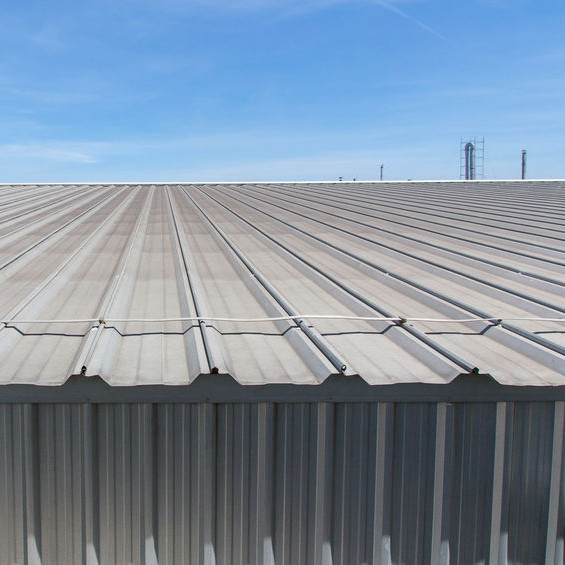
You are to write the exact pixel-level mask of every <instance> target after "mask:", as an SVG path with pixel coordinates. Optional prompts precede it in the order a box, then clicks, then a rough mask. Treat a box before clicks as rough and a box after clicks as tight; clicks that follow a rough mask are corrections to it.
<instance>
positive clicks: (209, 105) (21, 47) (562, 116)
mask: <svg viewBox="0 0 565 565" xmlns="http://www.w3.org/2000/svg"><path fill="white" fill-rule="evenodd" d="M11 4H12V5H11V6H10V7H6V6H3V8H2V11H1V13H0V49H1V52H2V55H3V56H2V57H1V58H0V171H1V174H0V182H28V181H29V182H39V181H44V182H48V181H49V182H59V181H61V182H63V181H68V182H71V181H152V180H155V181H158V180H163V181H167V180H186V181H189V180H295V179H296V180H317V179H337V178H338V177H339V176H342V177H343V178H344V179H351V178H357V179H371V178H377V175H378V166H379V165H380V163H384V165H385V178H386V179H407V178H412V179H436V178H437V179H450V178H458V176H459V142H460V140H461V138H468V137H474V136H477V137H482V136H484V137H485V148H486V151H485V178H499V179H500V178H517V177H518V176H519V174H520V153H521V150H522V149H523V148H525V149H527V150H528V176H529V177H530V178H564V177H565V157H564V155H565V33H564V32H563V30H564V29H565V2H563V0H538V1H537V2H534V1H533V0H532V1H530V0H467V1H466V2H463V1H460V0H403V1H400V0H396V1H393V0H387V1H386V2H385V1H384V0H382V1H381V0H302V1H297V0H231V1H227V0H183V1H181V0H163V1H161V2H159V3H157V2H154V1H150V0H112V1H111V0H97V1H89V0H83V1H77V0H73V1H63V0H51V1H50V2H44V1H43V2H37V1H26V0H22V1H21V2H19V3H17V4H16V3H11Z"/></svg>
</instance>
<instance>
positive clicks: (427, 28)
mask: <svg viewBox="0 0 565 565" xmlns="http://www.w3.org/2000/svg"><path fill="white" fill-rule="evenodd" d="M373 2H375V3H376V4H378V5H379V6H382V7H383V8H386V9H387V10H390V11H391V12H394V13H395V14H398V15H399V16H401V17H402V18H404V19H406V20H408V21H410V22H412V23H413V24H416V25H417V26H418V27H420V28H422V29H423V30H425V31H427V32H428V33H431V34H432V35H435V36H436V37H438V38H439V39H442V40H443V41H448V42H449V39H447V37H445V35H442V34H441V33H439V31H436V30H435V29H433V28H431V27H430V26H428V25H426V24H425V23H424V22H421V21H420V20H417V19H416V18H413V17H412V16H411V15H410V14H407V13H406V12H404V11H403V10H401V9H400V8H398V7H396V6H395V5H394V4H390V3H389V2H387V1H386V0H373Z"/></svg>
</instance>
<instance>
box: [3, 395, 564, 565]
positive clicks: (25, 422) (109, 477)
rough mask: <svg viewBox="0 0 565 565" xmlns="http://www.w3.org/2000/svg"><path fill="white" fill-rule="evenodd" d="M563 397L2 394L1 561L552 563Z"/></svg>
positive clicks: (559, 526)
mask: <svg viewBox="0 0 565 565" xmlns="http://www.w3.org/2000/svg"><path fill="white" fill-rule="evenodd" d="M564 420H565V417H564V408H563V403H553V402H545V403H528V402H523V403H500V404H496V403H457V404H445V403H443V404H435V403H415V404H409V403H396V404H395V403H380V404H378V403H356V404H355V403H351V404H345V403H329V402H323V403H302V404H300V403H298V404H285V403H233V404H211V403H204V404H113V405H105V404H99V405H96V404H56V405H55V404H52V405H48V404H37V405H32V404H25V405H24V404H22V405H17V404H12V405H6V404H4V405H1V404H0V500H1V504H0V563H2V565H4V563H6V564H12V563H34V564H35V563H37V564H39V563H41V564H58V565H65V564H67V563H69V564H75V563H88V564H104V565H106V564H112V563H144V564H145V563H148V564H152V565H155V564H169V563H175V564H176V563H190V564H192V563H196V564H199V565H200V564H203V565H204V564H206V565H216V564H217V565H224V564H232V563H233V564H234V565H240V564H241V565H243V564H264V565H279V564H292V565H295V564H298V565H300V564H308V565H310V564H316V565H330V564H331V565H338V564H339V565H343V564H348V565H356V564H359V565H369V564H375V565H376V564H383V565H392V564H403V565H404V564H406V565H408V564H420V563H433V564H434V565H435V563H450V564H454V563H462V564H463V563H464V564H479V563H484V564H485V565H486V564H487V563H492V564H494V563H496V564H497V565H498V564H499V563H511V564H518V563H520V564H522V563H524V564H529V563H548V564H550V565H556V564H563V536H564V526H563V524H564V511H565V503H564V502H565V501H564V499H565V495H564V492H565V485H564V470H563V455H564V453H563V441H564V425H565V424H564Z"/></svg>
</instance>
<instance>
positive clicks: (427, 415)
mask: <svg viewBox="0 0 565 565" xmlns="http://www.w3.org/2000/svg"><path fill="white" fill-rule="evenodd" d="M435 433H436V405H435V404H398V405H397V406H396V409H395V422H394V447H393V457H394V463H393V490H392V496H393V500H392V531H391V540H392V562H393V563H429V562H430V554H431V547H430V546H431V535H432V518H433V516H432V512H433V486H434V482H433V480H434V456H435Z"/></svg>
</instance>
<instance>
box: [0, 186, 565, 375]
mask: <svg viewBox="0 0 565 565" xmlns="http://www.w3.org/2000/svg"><path fill="white" fill-rule="evenodd" d="M564 219H565V183H564V182H560V181H555V182H528V183H513V182H492V183H485V182H483V183H440V182H438V183H317V184H316V183H308V184H306V183H305V184H301V183H281V184H267V183H258V184H253V183H245V184H217V185H214V184H186V185H163V184H161V185H143V186H142V185H70V186H63V185H29V186H8V185H3V186H1V187H0V285H1V286H0V288H1V289H2V290H1V291H0V315H1V316H2V320H3V321H4V322H5V323H4V324H3V326H2V328H1V329H0V382H2V383H28V384H29V383H34V384H43V385H57V384H61V383H62V382H64V381H65V380H66V379H67V378H68V376H69V375H71V374H77V373H81V372H82V373H83V374H86V375H100V376H101V377H102V378H103V379H104V380H106V381H107V382H109V383H111V384H113V385H122V386H126V385H136V384H171V385H180V384H187V383H190V382H192V381H193V380H194V379H195V378H196V377H197V376H198V375H200V374H208V373H216V372H219V373H228V374H230V375H232V376H233V377H234V379H236V380H237V381H238V382H240V383H242V384H266V383H294V384H317V383H320V382H322V381H323V380H324V379H326V378H327V377H328V376H329V375H330V374H336V373H340V372H345V373H346V374H359V375H360V376H361V377H363V378H364V379H365V380H366V381H367V382H369V383H371V384H390V383H402V382H424V383H446V382H449V381H451V380H453V379H454V378H455V377H456V376H457V375H459V374H461V373H466V372H470V371H472V370H476V369H478V370H480V371H481V372H483V373H489V374H491V375H492V376H493V377H494V378H495V379H496V380H497V381H499V382H501V383H503V384H510V385H526V384H527V385H564V384H565V323H564V322H563V321H559V320H563V319H565V292H564V287H565V277H564V276H563V275H564V274H565V246H564V245H563V241H564V240H565V228H564V227H563V226H564ZM324 316H327V317H324ZM292 317H294V318H292ZM302 317H303V319H302ZM196 318H199V319H196ZM217 318H221V319H217ZM272 318H278V319H276V320H273V319H272ZM291 318H292V319H291ZM362 318H393V319H392V320H390V319H387V320H375V319H373V320H367V319H362ZM244 319H245V320H249V319H253V320H254V321H252V322H250V321H243V320H244ZM258 319H261V320H263V319H266V320H263V321H257V320H258ZM405 319H406V320H407V321H405ZM418 319H419V320H418ZM499 319H501V320H502V322H500V321H499ZM440 320H444V321H440ZM445 320H448V321H445ZM456 320H461V321H456Z"/></svg>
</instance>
